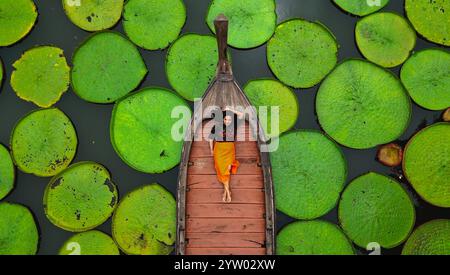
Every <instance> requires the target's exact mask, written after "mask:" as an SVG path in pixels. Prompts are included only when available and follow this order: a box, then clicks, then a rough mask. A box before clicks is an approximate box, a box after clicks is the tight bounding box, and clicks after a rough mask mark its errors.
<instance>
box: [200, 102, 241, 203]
mask: <svg viewBox="0 0 450 275" xmlns="http://www.w3.org/2000/svg"><path fill="white" fill-rule="evenodd" d="M243 118H244V113H241V112H238V111H236V110H233V109H231V108H225V109H224V110H223V112H222V117H220V116H218V117H216V118H214V119H215V125H214V126H213V128H212V129H211V133H210V134H209V137H208V141H209V147H210V149H211V154H212V155H213V157H214V168H215V169H216V173H217V179H218V180H219V182H220V183H222V184H223V187H224V191H223V196H222V200H223V202H231V191H230V179H231V174H236V173H237V169H238V167H239V161H237V160H236V146H235V142H236V140H237V129H238V128H239V126H240V124H241V123H242V121H243Z"/></svg>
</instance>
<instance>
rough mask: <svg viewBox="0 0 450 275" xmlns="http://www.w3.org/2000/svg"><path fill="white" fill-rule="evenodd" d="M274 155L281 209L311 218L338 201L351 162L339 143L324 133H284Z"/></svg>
mask: <svg viewBox="0 0 450 275" xmlns="http://www.w3.org/2000/svg"><path fill="white" fill-rule="evenodd" d="M270 159H271V162H272V169H273V180H274V185H275V196H276V197H277V200H276V206H277V209H278V210H280V211H281V212H283V213H285V214H287V215H289V216H291V217H293V218H297V219H307V220H310V219H315V218H318V217H320V216H322V215H324V214H326V213H327V212H329V211H330V210H331V209H332V208H333V207H334V206H335V205H336V203H337V201H338V199H339V195H340V193H341V191H342V189H343V188H344V183H345V180H346V178H347V163H346V160H345V158H344V155H343V154H342V152H341V151H340V149H339V148H338V146H337V145H336V144H335V143H334V142H333V141H331V140H330V139H328V138H327V137H326V136H324V135H323V134H322V133H320V132H315V131H295V132H290V133H287V134H284V135H282V136H281V137H280V139H279V147H278V150H277V151H275V152H273V153H271V155H270Z"/></svg>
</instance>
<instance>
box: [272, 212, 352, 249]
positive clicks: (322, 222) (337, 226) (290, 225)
mask: <svg viewBox="0 0 450 275" xmlns="http://www.w3.org/2000/svg"><path fill="white" fill-rule="evenodd" d="M312 222H313V223H320V224H328V225H331V226H333V227H334V228H336V229H338V230H339V231H340V232H341V233H342V236H344V238H345V239H346V240H347V241H348V244H349V245H350V247H351V248H352V252H353V255H357V254H356V248H355V246H354V245H353V241H352V240H351V239H350V238H349V237H348V236H347V234H345V232H344V229H342V227H341V226H340V225H339V224H335V223H333V222H330V221H327V220H325V219H323V218H317V219H313V220H297V219H295V220H293V221H291V222H288V223H286V224H285V225H283V226H282V227H281V228H279V229H278V232H277V234H276V236H275V238H276V237H278V234H279V233H280V232H281V231H283V229H285V228H288V227H292V226H294V225H296V224H299V223H312Z"/></svg>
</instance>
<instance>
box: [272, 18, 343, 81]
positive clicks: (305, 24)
mask: <svg viewBox="0 0 450 275" xmlns="http://www.w3.org/2000/svg"><path fill="white" fill-rule="evenodd" d="M337 53H338V44H337V42H336V39H335V37H334V36H333V34H332V33H331V32H330V31H329V30H328V29H327V28H326V27H324V26H323V25H321V24H320V23H314V22H309V21H306V20H302V19H292V20H289V21H286V22H284V23H282V24H280V25H278V27H277V29H276V31H275V34H274V36H273V37H272V38H271V39H270V41H269V43H268V45H267V60H268V63H269V66H270V68H271V70H272V71H273V73H274V74H275V75H276V76H277V78H278V79H279V80H281V81H282V82H283V83H285V84H287V85H289V86H292V87H294V88H309V87H312V86H314V85H316V84H317V83H319V82H320V81H321V80H322V79H323V78H324V77H325V76H326V75H327V74H328V73H329V72H330V71H331V70H332V69H333V68H334V66H336V63H337Z"/></svg>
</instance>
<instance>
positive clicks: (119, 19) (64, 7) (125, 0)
mask: <svg viewBox="0 0 450 275" xmlns="http://www.w3.org/2000/svg"><path fill="white" fill-rule="evenodd" d="M61 1H62V7H63V10H64V14H65V15H66V17H67V19H69V21H70V22H71V23H72V24H73V25H75V26H76V27H78V28H80V29H82V30H83V31H86V32H90V33H93V32H95V33H97V32H102V31H108V30H110V31H112V30H111V29H113V28H114V27H116V26H117V25H118V24H119V22H120V21H121V20H122V18H123V11H124V7H125V3H126V2H127V1H128V0H123V4H122V11H121V12H120V16H119V18H118V20H117V21H116V22H115V23H114V24H113V25H112V26H111V27H109V28H106V29H103V30H97V31H95V30H94V31H91V30H87V29H85V28H83V27H81V26H79V25H77V24H75V22H73V21H72V19H71V18H70V16H69V15H68V14H67V9H66V4H65V3H66V0H61Z"/></svg>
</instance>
